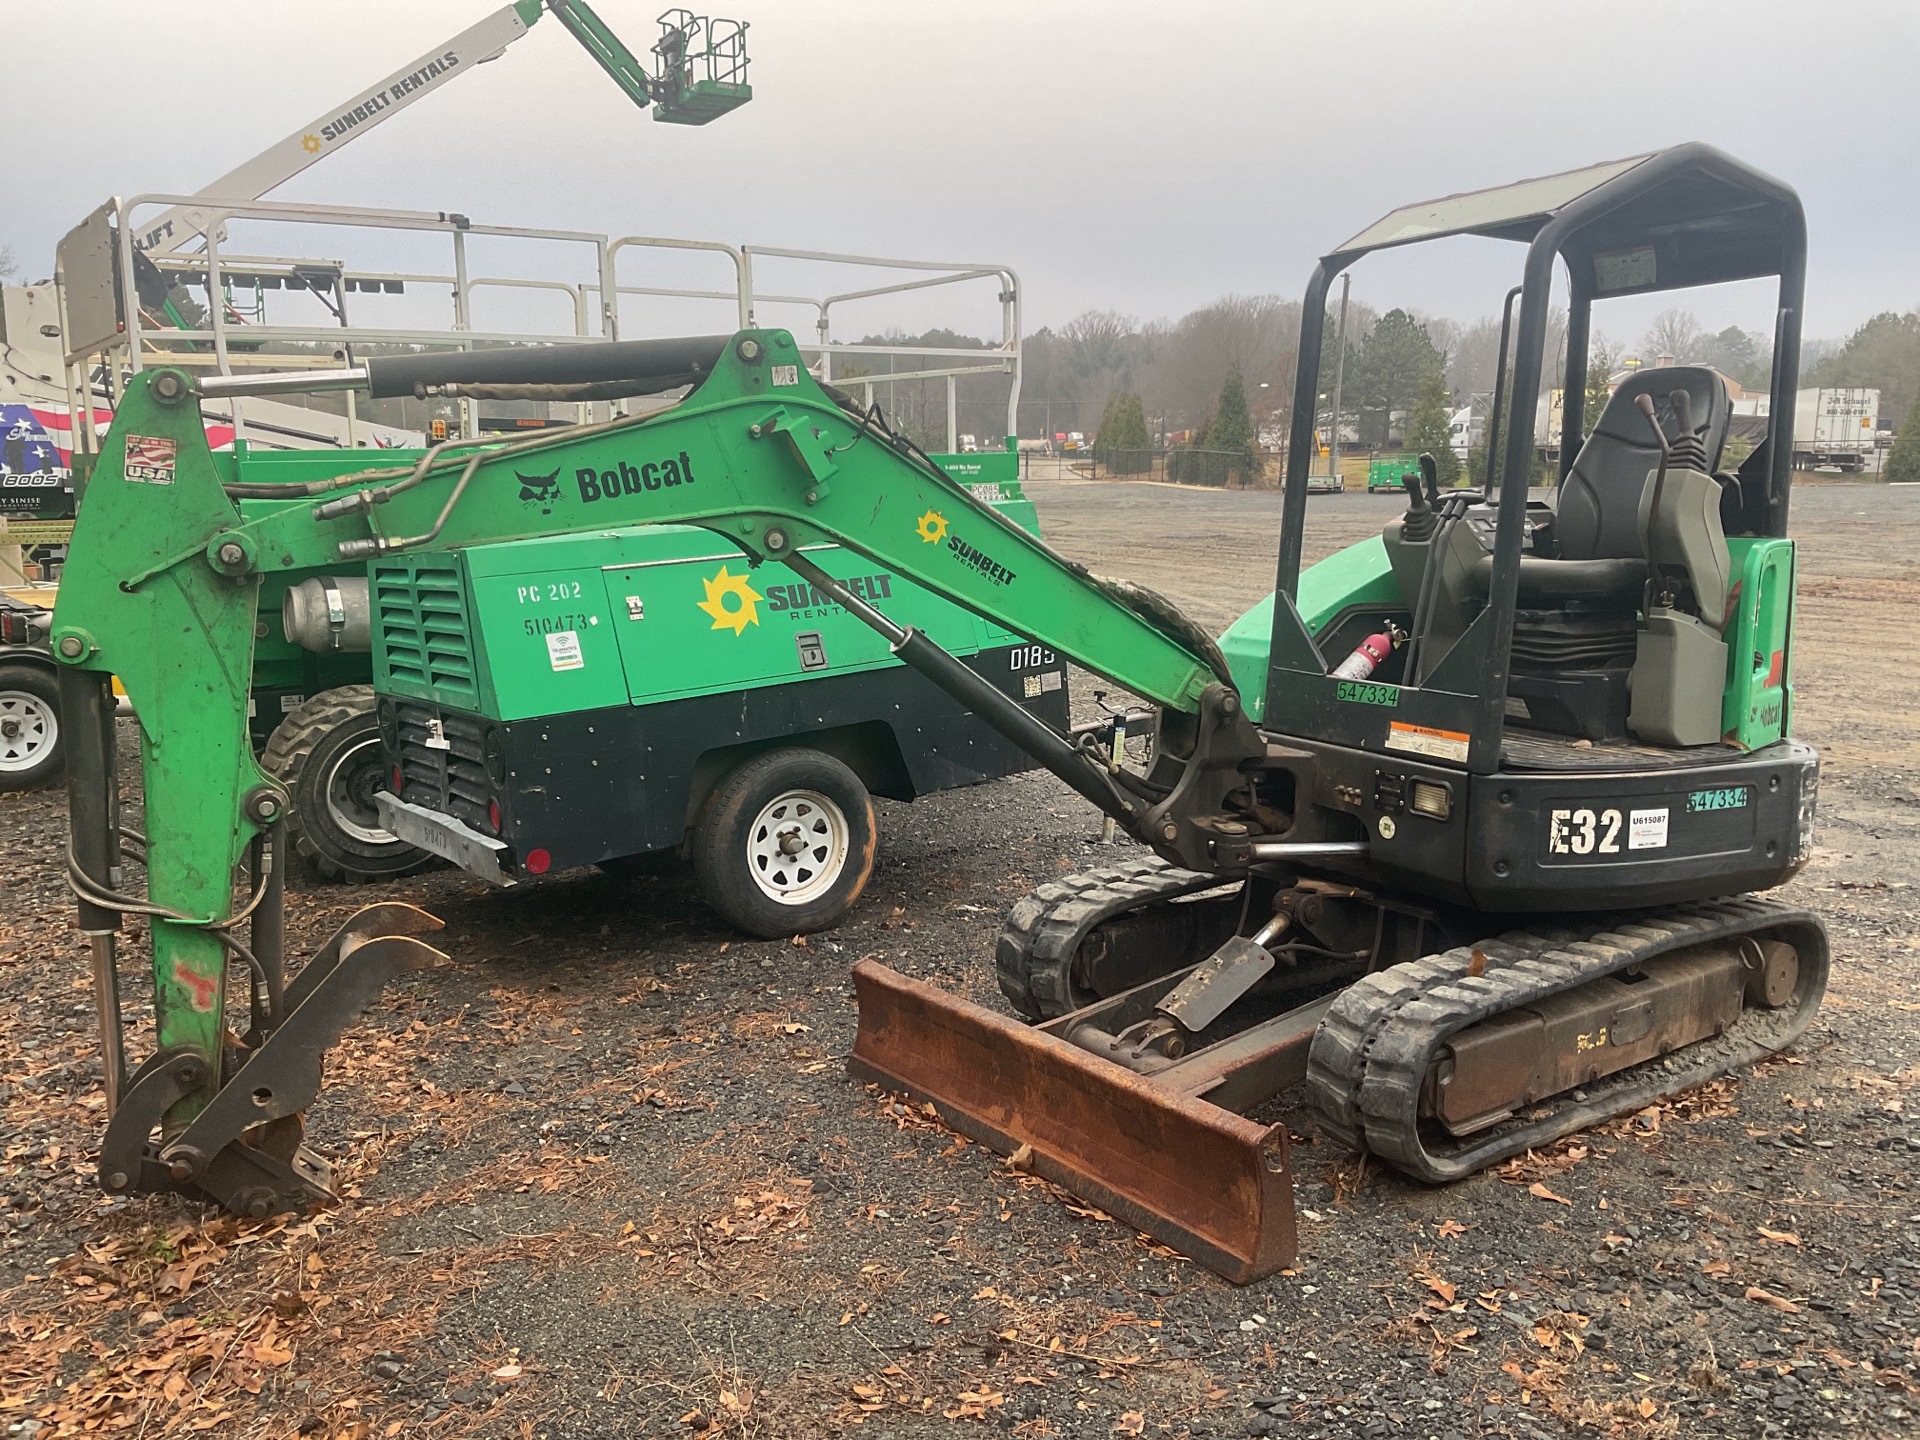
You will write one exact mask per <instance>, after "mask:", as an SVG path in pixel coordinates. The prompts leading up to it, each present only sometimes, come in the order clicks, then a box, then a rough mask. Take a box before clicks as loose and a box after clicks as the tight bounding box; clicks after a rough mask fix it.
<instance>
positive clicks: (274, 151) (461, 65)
mask: <svg viewBox="0 0 1920 1440" xmlns="http://www.w3.org/2000/svg"><path fill="white" fill-rule="evenodd" d="M543 13H544V12H543V11H542V10H541V7H540V0H518V3H516V4H512V5H507V6H505V7H503V8H501V9H499V10H496V11H494V13H493V14H491V15H489V16H487V17H486V19H484V20H482V21H480V22H479V23H478V24H477V25H472V26H469V27H468V28H467V29H465V30H462V31H461V32H460V33H459V34H458V35H455V36H454V37H453V38H452V39H451V40H448V41H447V42H446V43H445V44H444V45H439V46H436V47H435V48H434V49H432V50H430V51H428V52H427V53H426V54H425V55H422V56H421V57H420V58H419V59H418V60H415V61H414V62H413V63H412V64H411V65H407V66H404V67H402V68H401V69H399V70H397V71H395V72H394V73H393V74H391V75H389V76H388V77H387V78H386V79H384V80H382V81H381V82H380V83H379V84H378V85H375V86H372V87H370V88H369V89H366V90H363V91H361V92H360V93H359V94H358V95H355V96H354V97H353V98H352V99H350V100H348V101H347V102H346V103H345V104H344V105H340V106H337V107H335V108H334V109H331V110H328V111H327V112H326V113H325V114H324V115H322V116H320V118H319V119H317V120H315V121H313V122H312V123H311V124H309V125H305V126H303V127H302V128H300V129H298V130H296V131H294V132H293V134H291V135H289V136H287V138H286V139H284V140H282V141H280V142H279V143H278V144H276V145H271V146H269V147H268V148H267V149H265V150H262V151H261V152H260V153H259V154H258V155H256V156H254V157H253V158H252V159H251V160H248V161H247V162H245V163H244V164H242V165H240V166H239V167H237V168H236V169H233V170H229V171H228V172H227V173H226V174H225V175H222V176H221V177H220V178H219V179H218V180H215V181H214V182H213V183H212V184H211V185H207V186H204V187H202V188H201V189H200V190H198V191H196V192H195V193H196V194H200V195H205V196H207V197H208V198H210V199H212V198H218V199H222V200H258V199H259V198H260V197H261V196H262V195H265V194H266V193H267V192H268V191H270V190H273V189H274V188H276V187H277V186H280V185H283V184H285V183H286V182H287V181H289V180H291V179H292V178H293V177H294V176H295V175H298V174H299V173H300V172H301V171H302V170H304V169H306V168H307V166H309V165H311V164H313V163H314V161H316V160H319V159H322V158H323V157H325V156H327V155H329V154H331V153H332V152H333V151H335V150H337V149H339V148H340V147H341V146H342V145H345V144H346V143H347V142H348V141H350V140H353V139H355V138H356V137H358V136H360V135H364V134H365V133H366V132H367V131H369V130H371V129H372V128H373V127H374V126H376V125H378V124H379V123H380V122H381V121H383V120H385V119H387V118H388V117H389V116H391V115H394V114H396V113H397V112H399V111H401V110H404V109H405V108H406V107H407V106H409V105H411V104H413V102H414V101H416V100H419V99H421V98H422V97H423V96H426V95H430V94H432V93H433V92H434V91H435V90H438V89H439V88H440V87H441V86H442V85H445V84H446V83H447V82H448V81H449V80H452V79H454V78H455V77H456V76H460V75H464V74H466V73H467V72H468V71H469V70H471V69H472V68H473V67H474V66H475V65H479V64H483V63H484V62H486V61H488V60H495V59H498V58H499V56H500V53H501V52H502V51H503V50H505V49H506V48H507V46H509V45H511V44H512V43H513V42H514V41H516V40H518V39H519V38H520V37H521V36H522V35H524V34H526V33H527V30H528V28H529V27H530V26H531V25H532V24H533V22H534V21H536V20H538V19H539V18H540V16H541V15H542V14H543ZM209 223H210V221H209V219H208V216H207V213H206V212H204V211H199V210H196V209H195V208H194V207H193V206H191V205H180V206H175V207H174V208H173V209H171V210H167V211H164V212H163V213H162V214H160V215H159V216H157V217H156V218H155V219H154V220H153V221H152V222H151V223H150V224H147V225H145V226H143V227H142V232H141V234H139V235H138V236H136V237H135V238H134V244H135V245H136V246H138V247H139V248H140V249H142V250H145V251H147V252H148V253H150V254H165V253H167V252H169V251H172V250H177V249H179V248H180V247H181V246H182V245H185V244H187V243H188V242H190V241H191V240H193V239H194V237H195V236H197V235H199V234H201V233H202V232H203V231H204V230H205V229H206V227H207V225H208V224H209Z"/></svg>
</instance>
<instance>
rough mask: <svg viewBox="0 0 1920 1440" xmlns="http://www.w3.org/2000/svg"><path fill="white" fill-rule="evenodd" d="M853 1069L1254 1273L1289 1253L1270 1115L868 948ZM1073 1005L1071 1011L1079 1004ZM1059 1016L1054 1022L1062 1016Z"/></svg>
mask: <svg viewBox="0 0 1920 1440" xmlns="http://www.w3.org/2000/svg"><path fill="white" fill-rule="evenodd" d="M853 983H854V990H855V994H856V996H857V998H858V1003H859V1007H860V1028H859V1033H858V1035H857V1036H856V1038H855V1040H854V1046H853V1054H852V1056H851V1057H850V1058H849V1060H848V1062H847V1068H848V1070H849V1071H850V1072H851V1073H852V1074H853V1075H854V1076H855V1077H856V1078H858V1079H861V1080H870V1081H873V1082H874V1083H876V1084H878V1085H880V1086H882V1087H883V1088H885V1089H887V1090H889V1091H893V1092H896V1093H902V1094H905V1095H908V1096H910V1097H912V1098H913V1099H914V1100H916V1101H921V1102H924V1103H926V1104H929V1105H931V1106H932V1107H933V1109H934V1112H935V1113H936V1114H937V1115H939V1117H940V1118H941V1119H942V1120H943V1121H944V1122H945V1123H946V1124H948V1125H949V1126H951V1127H952V1128H953V1129H955V1130H957V1131H959V1132H960V1133H961V1134H963V1135H966V1136H969V1137H970V1138H972V1139H974V1140H977V1141H979V1142H980V1143H981V1144H983V1145H986V1146H988V1147H990V1148H991V1149H993V1150H995V1151H997V1152H999V1153H1000V1154H1002V1155H1013V1156H1018V1157H1019V1159H1020V1162H1021V1164H1022V1165H1023V1166H1025V1167H1026V1168H1029V1169H1031V1170H1032V1171H1033V1172H1034V1173H1035V1174H1037V1175H1040V1176H1043V1177H1044V1178H1046V1179H1048V1180H1051V1181H1053V1182H1054V1183H1055V1184H1057V1185H1060V1186H1061V1187H1063V1188H1065V1189H1067V1190H1070V1191H1072V1192H1073V1193H1074V1194H1075V1195H1078V1196H1080V1197H1081V1198H1082V1199H1084V1200H1087V1201H1089V1202H1090V1203H1092V1204H1094V1205H1097V1206H1099V1207H1100V1208H1101V1209H1103V1210H1105V1211H1107V1212H1109V1213H1110V1214H1112V1215H1114V1216H1117V1217H1118V1218H1119V1219H1121V1220H1124V1221H1125V1222H1126V1223H1127V1224H1129V1225H1132V1226H1134V1227H1135V1228H1137V1229H1139V1230H1141V1231H1144V1232H1145V1233H1146V1234H1148V1235H1150V1236H1152V1237H1153V1238H1154V1239H1156V1240H1158V1241H1160V1242H1162V1243H1163V1244H1166V1245H1170V1246H1172V1247H1173V1248H1174V1249H1176V1250H1179V1251H1181V1252H1182V1253H1184V1254H1186V1255H1189V1256H1191V1257H1192V1258H1193V1259H1195V1260H1197V1261H1199V1262H1200V1263H1201V1264H1203V1265H1205V1266H1206V1267H1207V1268H1208V1269H1210V1270H1212V1271H1214V1272H1215V1273H1216V1274H1218V1275H1221V1276H1222V1277H1224V1278H1225V1279H1228V1280H1231V1281H1233V1282H1234V1283H1235V1284H1238V1285H1245V1284H1248V1283H1250V1282H1251V1281H1254V1280H1258V1279H1260V1278H1261V1277H1263V1276H1266V1275H1271V1274H1272V1273H1273V1272H1274V1271H1276V1270H1279V1269H1281V1268H1283V1267H1284V1266H1286V1265H1289V1264H1291V1263H1292V1261H1293V1258H1294V1245H1295V1233H1294V1213H1293V1176H1292V1172H1291V1170H1290V1168H1289V1160H1288V1149H1287V1127H1286V1126H1285V1125H1260V1124H1256V1123H1255V1122H1254V1121H1251V1120H1248V1119H1246V1118H1245V1117H1243V1116H1240V1115H1236V1114H1234V1113H1233V1112H1232V1111H1230V1110H1225V1109H1222V1108H1220V1107H1219V1106H1218V1105H1214V1104H1212V1103H1209V1102H1208V1101H1206V1100H1203V1099H1200V1098H1198V1097H1197V1096H1196V1095H1194V1094H1192V1093H1190V1091H1189V1090H1188V1089H1187V1088H1186V1087H1185V1086H1183V1085H1182V1084H1180V1083H1178V1082H1172V1083H1170V1082H1169V1081H1167V1080H1165V1079H1164V1078H1162V1077H1160V1076H1148V1075H1141V1074H1137V1073H1135V1072H1134V1071H1133V1070H1130V1069H1128V1068H1126V1067H1125V1066H1123V1065H1119V1064H1116V1063H1114V1062H1113V1061H1110V1060H1106V1059H1103V1058H1101V1057H1100V1056H1098V1055H1095V1054H1093V1053H1091V1052H1090V1051H1088V1050H1085V1049H1082V1048H1081V1047H1079V1046H1077V1045H1075V1044H1073V1043H1072V1042H1070V1041H1068V1040H1066V1039H1064V1038H1062V1037H1061V1036H1060V1035H1058V1034H1055V1033H1052V1031H1053V1029H1054V1027H1053V1026H1048V1027H1044V1028H1037V1029H1036V1028H1029V1027H1028V1026H1026V1025H1023V1024H1021V1023H1020V1022H1019V1021H1017V1020H1014V1019H1011V1018H1009V1017H1007V1016H1003V1015H998V1014H996V1013H994V1012H993V1011H991V1010H988V1009H986V1008H985V1007H984V1006H980V1005H975V1004H973V1003H971V1002H970V1001H966V1000H962V999H959V998H957V997H955V996H952V995H949V994H947V993H946V992H944V991H942V990H938V989H936V988H934V987H933V986H931V985H926V984H922V983H921V982H920V981H918V980H913V979H909V978H908V977H906V976H904V975H901V974H899V973H898V972H896V971H893V970H890V969H888V968H887V967H886V966H884V965H879V964H876V963H874V962H873V961H870V960H863V961H861V962H859V963H858V964H857V965H855V966H854V967H853ZM1069 1018H1070V1017H1069ZM1056 1023H1057V1022H1056Z"/></svg>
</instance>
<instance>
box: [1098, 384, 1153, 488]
mask: <svg viewBox="0 0 1920 1440" xmlns="http://www.w3.org/2000/svg"><path fill="white" fill-rule="evenodd" d="M1152 451H1153V441H1152V439H1151V438H1150V437H1149V436H1148V435H1147V413H1146V411H1145V409H1143V408H1142V407H1141V404H1140V397H1139V396H1138V395H1135V394H1133V393H1132V392H1131V391H1127V390H1116V391H1114V392H1113V393H1112V394H1111V395H1109V396H1108V397H1107V409H1106V413H1105V414H1103V415H1102V416H1101V417H1100V428H1099V430H1098V431H1096V432H1095V434H1094V455H1095V457H1096V458H1097V459H1098V460H1099V461H1100V463H1101V464H1103V465H1105V466H1106V467H1107V468H1108V469H1109V470H1111V471H1113V472H1114V473H1115V474H1116V475H1137V474H1139V473H1140V472H1141V471H1143V470H1145V469H1146V468H1147V467H1148V466H1149V465H1150V464H1151V463H1152Z"/></svg>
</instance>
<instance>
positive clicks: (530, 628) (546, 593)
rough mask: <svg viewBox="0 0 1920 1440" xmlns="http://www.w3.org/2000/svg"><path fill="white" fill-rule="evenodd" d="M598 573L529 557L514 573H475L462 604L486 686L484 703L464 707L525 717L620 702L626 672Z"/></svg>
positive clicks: (496, 715)
mask: <svg viewBox="0 0 1920 1440" xmlns="http://www.w3.org/2000/svg"><path fill="white" fill-rule="evenodd" d="M515 548H518V547H515ZM601 574H602V572H601V570H600V567H599V566H597V565H578V566H573V567H568V568H558V567H555V566H552V565H540V564H536V563H533V562H532V557H527V564H526V568H525V569H522V570H520V571H518V572H517V573H513V574H505V575H485V576H479V577H476V578H474V580H473V582H472V589H471V591H470V593H469V597H468V603H469V605H470V607H471V614H472V617H473V621H474V633H475V634H476V635H477V636H478V637H479V639H480V644H479V645H478V646H476V647H475V648H476V649H477V650H478V651H479V654H480V657H481V660H480V668H481V671H482V673H483V675H484V688H483V692H482V697H481V700H482V703H481V704H480V705H478V706H469V707H466V708H469V709H478V710H480V711H481V713H483V714H486V715H490V716H492V717H494V718H495V719H499V720H526V719H531V718H532V717H533V716H536V715H558V714H561V713H563V712H565V711H569V710H595V709H600V708H602V707H605V706H608V705H619V704H623V703H624V702H625V701H626V700H627V699H628V693H627V676H626V670H625V667H624V665H623V663H622V661H621V655H620V641H619V640H618V639H617V638H616V636H615V631H614V626H613V623H612V622H613V616H612V614H611V613H610V612H609V611H608V609H607V591H606V586H605V584H604V583H603V582H602V580H601Z"/></svg>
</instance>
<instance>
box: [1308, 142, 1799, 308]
mask: <svg viewBox="0 0 1920 1440" xmlns="http://www.w3.org/2000/svg"><path fill="white" fill-rule="evenodd" d="M1563 215H1564V216H1566V217H1567V220H1568V224H1567V226H1565V227H1563V228H1564V233H1563V234H1562V235H1561V236H1560V240H1559V245H1558V249H1559V251H1560V253H1561V254H1562V255H1563V256H1564V257H1565V258H1566V261H1567V266H1568V269H1569V271H1570V272H1571V273H1572V274H1573V275H1574V277H1575V285H1576V288H1577V289H1579V290H1580V291H1581V292H1582V293H1584V294H1588V295H1596V296H1598V295H1624V294H1632V293H1639V292H1645V291H1652V290H1673V289H1679V288H1682V287H1685V286H1689V285H1705V284H1713V283H1716V282H1719V281H1724V280H1744V279H1748V278H1751V277H1753V276H1758V275H1778V274H1780V273H1781V272H1782V271H1783V270H1784V269H1785V268H1787V267H1788V265H1789V263H1790V261H1791V260H1792V258H1793V257H1797V256H1798V254H1799V253H1800V251H1801V250H1802V248H1803V247H1804V245H1805V222H1804V220H1803V218H1802V214H1801V210H1800V200H1799V197H1798V196H1797V195H1795V194H1794V192H1793V191H1792V190H1791V189H1790V188H1789V187H1787V186H1786V185H1783V184H1782V183H1781V182H1780V181H1778V180H1775V179H1774V178H1773V177H1772V176H1770V175H1766V174H1764V173H1762V172H1761V171H1758V170H1755V169H1753V168H1752V167H1750V166H1748V165H1745V164H1743V163H1742V162H1740V161H1738V160H1735V159H1734V158H1733V157H1732V156H1730V155H1726V154H1723V153H1722V152H1721V151H1718V150H1715V149H1714V148H1713V147H1711V146H1708V145H1697V144H1691V145H1676V146H1674V147H1673V148H1671V149H1668V150H1659V151H1654V152H1651V153H1649V154H1645V155H1632V156H1628V157H1627V158H1626V159H1624V160H1609V161H1606V162H1604V163H1602V164H1599V165H1588V166H1586V167H1584V168H1582V169H1579V170H1568V171H1564V172H1562V173H1561V174H1558V175H1543V176H1540V177H1537V178H1535V179H1532V180H1521V181H1517V182H1515V183H1513V184H1510V185H1500V186H1496V187H1494V188H1493V189H1490V190H1471V191H1467V192H1466V193H1464V194H1459V195H1448V196H1445V197H1443V198H1441V199H1438V200H1423V201H1420V202H1419V203H1417V204H1414V205H1403V206H1401V207H1400V208H1399V209H1397V210H1394V211H1392V212H1390V213H1389V214H1387V215H1385V216H1383V217H1382V218H1381V219H1379V220H1377V221H1375V222H1374V223H1373V224H1371V225H1369V226H1368V227H1367V228H1366V229H1364V230H1362V231H1361V232H1360V233H1359V234H1358V235H1355V236H1354V237H1353V238H1352V239H1351V240H1348V241H1347V242H1346V243H1345V244H1343V245H1341V246H1340V247H1339V248H1338V249H1336V250H1335V251H1334V252H1333V253H1332V254H1331V255H1329V256H1328V257H1327V258H1328V260H1330V261H1335V262H1337V263H1336V265H1335V267H1334V268H1344V267H1345V266H1346V265H1349V264H1351V263H1352V262H1353V261H1354V260H1356V259H1358V258H1359V257H1360V256H1361V255H1364V254H1366V253H1367V252H1368V251H1372V250H1383V249H1387V248H1389V247H1391V246H1396V245H1411V244H1414V243H1416V242H1418V241H1422V240H1437V239H1440V238H1442V237H1444V236H1449V235H1480V236H1486V237H1490V238H1493V239H1499V240H1518V241H1523V242H1524V241H1531V240H1532V239H1533V238H1534V237H1535V236H1536V235H1538V234H1539V233H1540V231H1541V230H1542V228H1544V227H1545V226H1546V225H1547V224H1548V223H1549V222H1550V221H1552V220H1554V219H1556V218H1558V217H1561V216H1563Z"/></svg>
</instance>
